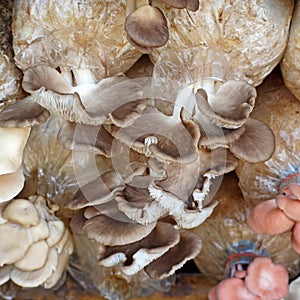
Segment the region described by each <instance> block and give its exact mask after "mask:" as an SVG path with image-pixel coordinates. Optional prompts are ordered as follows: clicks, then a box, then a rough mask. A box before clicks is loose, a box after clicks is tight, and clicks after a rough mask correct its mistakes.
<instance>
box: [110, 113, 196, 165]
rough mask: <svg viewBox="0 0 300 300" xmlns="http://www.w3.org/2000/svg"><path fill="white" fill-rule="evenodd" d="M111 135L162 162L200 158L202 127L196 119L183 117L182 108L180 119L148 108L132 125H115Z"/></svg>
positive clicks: (188, 160) (189, 160)
mask: <svg viewBox="0 0 300 300" xmlns="http://www.w3.org/2000/svg"><path fill="white" fill-rule="evenodd" d="M112 135H113V136H114V137H115V138H116V139H118V140H120V141H122V142H123V143H125V144H126V145H128V146H129V147H131V148H132V149H133V150H135V151H137V152H139V153H144V154H146V155H148V156H153V157H155V158H157V159H158V160H160V161H162V162H166V161H167V162H169V161H173V162H174V161H177V162H191V161H194V160H195V159H196V158H197V151H198V150H197V149H198V141H199V138H200V130H199V127H198V125H197V124H196V123H194V122H193V121H191V120H183V109H182V110H181V115H180V117H179V118H177V117H175V116H174V117H173V116H171V117H169V116H166V115H165V114H163V113H160V112H159V111H157V110H156V109H154V108H148V109H145V111H144V112H143V115H142V116H141V117H140V118H138V119H136V120H135V121H134V122H133V124H132V125H130V126H128V127H125V128H121V129H120V130H119V128H117V127H114V126H113V127H112ZM152 140H153V142H152ZM148 142H149V144H148Z"/></svg>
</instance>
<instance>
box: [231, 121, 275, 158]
mask: <svg viewBox="0 0 300 300" xmlns="http://www.w3.org/2000/svg"><path fill="white" fill-rule="evenodd" d="M244 126H245V127H246V130H245V133H244V134H243V135H242V136H241V137H240V138H239V139H238V140H237V141H235V142H233V143H232V144H230V145H229V149H230V151H231V152H232V153H233V154H234V155H235V156H236V157H237V158H239V159H243V160H245V161H248V162H251V163H258V162H262V161H266V160H268V159H269V158H271V156H272V154H273V153H274V150H275V137H274V134H273V132H272V130H271V129H270V128H269V127H268V126H267V125H266V124H265V123H263V122H260V121H258V120H255V119H251V118H249V119H248V120H247V122H246V123H245V124H244Z"/></svg>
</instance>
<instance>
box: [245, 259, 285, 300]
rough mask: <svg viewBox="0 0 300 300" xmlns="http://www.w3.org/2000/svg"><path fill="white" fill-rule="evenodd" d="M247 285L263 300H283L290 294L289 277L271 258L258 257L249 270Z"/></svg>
mask: <svg viewBox="0 0 300 300" xmlns="http://www.w3.org/2000/svg"><path fill="white" fill-rule="evenodd" d="M245 283H246V286H247V288H248V290H249V291H251V292H252V293H253V294H254V295H257V296H258V297H260V298H262V299H282V298H283V297H285V296H286V295H287V294H288V284H289V276H288V273H287V271H286V269H285V268H284V267H283V266H282V265H280V264H273V263H272V260H271V259H270V258H269V257H257V258H255V259H254V260H253V262H252V263H251V264H250V265H249V266H248V268H247V276H246V277H245Z"/></svg>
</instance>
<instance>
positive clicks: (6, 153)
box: [0, 127, 30, 175]
mask: <svg viewBox="0 0 300 300" xmlns="http://www.w3.org/2000/svg"><path fill="white" fill-rule="evenodd" d="M29 133H30V127H24V128H0V143H1V145H5V147H1V149H0V174H1V175H2V174H8V173H13V172H16V171H17V170H18V169H19V168H20V166H21V163H22V157H23V150H24V147H25V145H26V142H27V139H28V137H29Z"/></svg>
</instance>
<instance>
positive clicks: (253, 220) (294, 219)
mask: <svg viewBox="0 0 300 300" xmlns="http://www.w3.org/2000/svg"><path fill="white" fill-rule="evenodd" d="M289 179H290V181H292V180H295V179H296V180H297V179H298V181H299V183H300V180H299V178H298V176H297V175H295V176H292V178H289ZM296 182H297V181H296ZM296 182H290V183H289V184H288V185H287V186H286V187H285V188H283V189H282V192H281V194H279V195H277V196H276V197H275V199H271V200H266V201H263V202H261V203H259V204H258V205H257V206H256V207H255V208H254V209H253V210H252V212H251V214H250V216H249V225H250V227H251V228H252V229H253V230H254V231H255V232H257V233H258V234H280V233H283V232H287V231H291V232H292V236H291V238H292V247H293V249H294V250H295V251H297V252H298V253H300V234H299V226H300V225H299V221H300V205H299V204H300V202H299V199H300V185H299V184H297V183H296Z"/></svg>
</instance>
